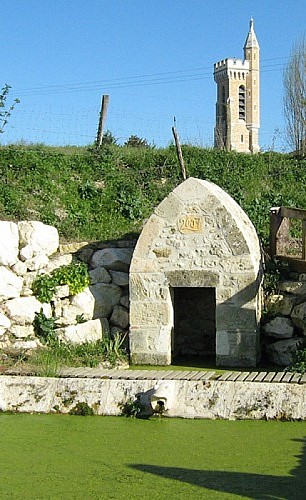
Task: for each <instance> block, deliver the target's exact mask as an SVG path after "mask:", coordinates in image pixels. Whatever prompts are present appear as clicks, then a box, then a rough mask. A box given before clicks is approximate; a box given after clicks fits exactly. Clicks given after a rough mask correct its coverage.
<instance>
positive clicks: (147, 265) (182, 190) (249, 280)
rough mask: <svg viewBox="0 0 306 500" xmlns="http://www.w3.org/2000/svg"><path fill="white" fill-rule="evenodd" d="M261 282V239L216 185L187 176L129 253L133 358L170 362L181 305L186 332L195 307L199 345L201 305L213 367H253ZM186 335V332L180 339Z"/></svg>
mask: <svg viewBox="0 0 306 500" xmlns="http://www.w3.org/2000/svg"><path fill="white" fill-rule="evenodd" d="M261 281H262V259H261V249H260V243H259V240H258V237H257V234H256V231H255V229H254V227H253V225H252V223H251V221H250V220H249V218H248V217H247V215H246V214H245V212H244V211H243V210H242V209H241V208H240V207H239V205H238V204H237V203H236V202H235V201H234V200H233V199H232V198H231V197H230V196H229V195H228V194H227V193H226V192H225V191H223V190H222V189H221V188H220V187H218V186H217V185H215V184H213V183H211V182H208V181H204V180H200V179H195V178H192V177H191V178H189V179H187V180H186V181H184V182H183V183H182V184H180V185H179V186H177V187H176V188H175V189H174V190H173V191H172V192H171V193H170V194H169V195H168V196H167V197H166V198H165V199H164V200H163V201H162V202H161V203H160V205H159V206H158V207H157V208H156V209H155V211H154V213H153V214H152V215H151V217H150V218H149V219H148V221H147V223H146V224H145V226H144V228H143V230H142V233H141V235H140V237H139V240H138V242H137V245H136V248H135V251H134V254H133V257H132V262H131V267H130V325H131V327H130V352H131V360H132V363H135V364H156V365H168V364H171V362H172V359H173V355H174V349H175V345H176V342H175V339H176V334H177V332H176V328H177V325H176V316H180V314H181V313H180V311H181V310H182V309H183V308H184V307H185V319H187V323H185V326H186V329H187V330H189V331H190V330H192V328H193V327H192V326H190V325H191V323H190V322H189V323H188V317H189V319H190V318H191V319H192V318H194V315H195V308H196V310H197V311H198V312H197V314H198V315H199V319H198V323H199V325H200V326H199V329H200V334H199V335H200V336H199V337H198V338H197V339H196V341H194V343H197V344H198V343H199V342H200V339H201V332H202V334H203V339H204V338H205V335H206V334H207V332H206V333H205V329H207V328H208V326H207V323H205V314H206V313H205V312H203V311H205V310H206V311H207V313H208V315H210V318H209V320H207V321H208V322H210V323H212V321H213V323H214V326H213V327H212V332H213V335H214V342H213V343H211V344H210V349H211V346H212V345H213V349H214V353H213V354H214V356H215V361H216V364H217V365H219V366H255V365H256V363H257V361H258V359H259V355H260V352H259V320H260V312H261V294H260V291H261ZM190 289H192V291H191V290H190ZM197 290H198V291H199V294H197ZM205 290H206V291H205ZM191 292H192V293H191ZM197 295H199V299H197ZM175 296H177V297H180V299H177V300H176V299H175ZM185 296H186V297H188V300H189V306H191V307H190V311H189V312H188V307H189V306H186V304H185V305H183V302H184V298H185ZM186 300H187V299H186ZM176 307H177V308H178V309H179V311H178V312H177V311H176ZM209 311H210V312H209ZM211 311H213V313H212V312H211ZM212 315H213V317H212ZM181 329H184V326H183V327H182V325H181ZM212 332H210V335H211V334H212ZM188 335H189V332H188V331H186V332H185V336H186V337H185V340H188ZM206 337H207V335H206ZM210 341H211V338H210ZM204 344H205V343H204ZM204 347H205V345H204ZM199 352H202V351H201V349H200V350H199Z"/></svg>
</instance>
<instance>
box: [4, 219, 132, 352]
mask: <svg viewBox="0 0 306 500" xmlns="http://www.w3.org/2000/svg"><path fill="white" fill-rule="evenodd" d="M0 234H1V242H0V283H1V285H0V349H2V350H11V349H17V350H28V349H35V348H36V347H38V346H40V345H41V344H40V342H39V339H37V338H36V337H35V334H34V329H33V320H34V317H35V313H37V312H39V311H40V309H41V308H42V309H43V312H44V314H45V315H46V316H47V317H50V316H51V315H53V316H55V317H56V318H57V321H56V325H57V327H58V328H57V333H58V336H59V338H61V339H62V340H64V341H69V342H74V343H83V342H86V341H95V340H99V339H101V338H102V337H103V335H108V334H109V332H111V331H114V330H120V331H124V330H127V329H128V324H129V313H128V306H129V294H128V281H129V278H128V276H129V275H128V270H129V265H130V261H131V256H132V253H133V249H134V246H135V243H134V242H132V241H131V242H129V241H123V242H114V243H95V244H86V243H79V244H66V245H60V244H59V235H58V232H57V229H56V228H54V227H52V226H48V225H45V224H43V223H41V222H38V221H22V222H18V223H14V222H7V221H2V222H0ZM74 256H78V258H79V259H80V260H81V261H83V262H86V264H87V265H88V268H89V275H90V280H91V283H90V286H89V287H88V288H86V289H85V290H84V291H82V292H81V293H78V294H77V295H74V296H72V295H71V294H70V291H69V287H68V286H67V285H64V286H60V287H58V288H57V290H56V294H55V296H54V297H53V299H52V301H51V303H48V304H47V303H45V304H41V303H40V302H39V301H38V300H37V299H36V298H35V296H34V295H33V292H32V289H31V285H32V283H33V280H34V278H35V277H36V276H37V274H45V273H50V272H51V271H53V270H54V269H56V268H59V267H61V266H63V265H67V264H70V263H71V262H72V260H73V257H74ZM78 318H82V322H78Z"/></svg>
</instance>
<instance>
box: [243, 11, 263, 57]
mask: <svg viewBox="0 0 306 500" xmlns="http://www.w3.org/2000/svg"><path fill="white" fill-rule="evenodd" d="M251 47H259V45H258V41H257V38H256V35H255V31H254V19H253V17H251V19H250V29H249V32H248V36H247V38H246V41H245V44H244V47H243V48H244V50H245V49H249V48H251Z"/></svg>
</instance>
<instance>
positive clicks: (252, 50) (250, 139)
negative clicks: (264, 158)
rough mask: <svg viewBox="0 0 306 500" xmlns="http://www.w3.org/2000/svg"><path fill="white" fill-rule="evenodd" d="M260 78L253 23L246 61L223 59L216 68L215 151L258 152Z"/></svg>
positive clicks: (246, 50)
mask: <svg viewBox="0 0 306 500" xmlns="http://www.w3.org/2000/svg"><path fill="white" fill-rule="evenodd" d="M259 77H260V68H259V44H258V41H257V38H256V35H255V31H254V23H253V19H251V21H250V29H249V33H248V35H247V38H246V41H245V44H244V60H241V59H235V58H233V59H223V60H221V61H219V62H217V63H216V64H215V65H214V79H215V82H216V83H217V103H216V126H215V137H214V139H215V147H216V148H219V149H225V150H227V151H238V152H243V153H257V152H258V151H259V144H258V131H259V126H260V122H259V120H260V116H259V114H260V102H259V83H260V82H259Z"/></svg>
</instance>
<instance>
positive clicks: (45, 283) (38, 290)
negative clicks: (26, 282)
mask: <svg viewBox="0 0 306 500" xmlns="http://www.w3.org/2000/svg"><path fill="white" fill-rule="evenodd" d="M56 286H57V282H56V279H55V278H54V276H52V275H50V274H38V275H37V276H36V278H35V280H34V281H33V283H32V291H33V293H34V295H35V297H36V298H37V299H38V300H39V302H41V303H42V304H44V303H48V302H50V301H51V300H52V297H53V295H54V293H55V289H56Z"/></svg>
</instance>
